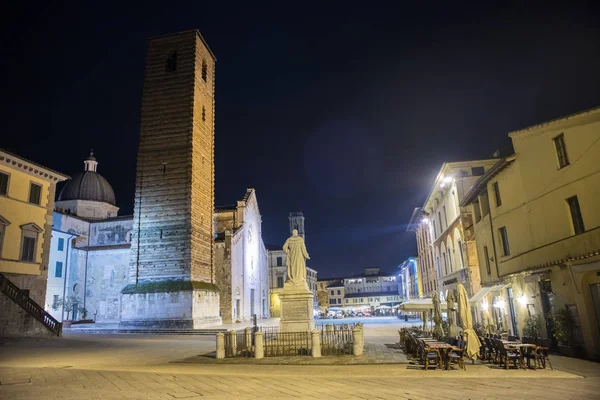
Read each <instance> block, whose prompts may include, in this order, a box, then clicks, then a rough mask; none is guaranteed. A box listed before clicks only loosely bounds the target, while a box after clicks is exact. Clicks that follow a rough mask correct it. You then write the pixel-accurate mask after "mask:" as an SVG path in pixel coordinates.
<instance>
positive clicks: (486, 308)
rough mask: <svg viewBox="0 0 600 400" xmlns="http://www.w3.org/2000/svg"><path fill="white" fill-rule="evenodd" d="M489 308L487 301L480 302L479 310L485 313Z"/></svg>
mask: <svg viewBox="0 0 600 400" xmlns="http://www.w3.org/2000/svg"><path fill="white" fill-rule="evenodd" d="M489 308H490V305H489V303H488V302H487V300H482V301H481V309H482V310H485V311H487V310H488V309H489Z"/></svg>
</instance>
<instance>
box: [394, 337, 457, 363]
mask: <svg viewBox="0 0 600 400" xmlns="http://www.w3.org/2000/svg"><path fill="white" fill-rule="evenodd" d="M398 332H399V334H400V346H401V347H402V349H403V350H404V351H405V353H406V354H407V355H409V356H410V357H412V358H413V360H416V361H418V362H419V363H420V364H422V365H423V366H424V368H425V370H428V369H430V368H433V369H436V368H440V369H451V367H452V366H453V365H456V366H458V368H460V369H462V370H465V371H466V366H465V362H464V352H465V344H466V343H465V341H464V340H462V339H461V338H459V337H456V338H455V337H445V338H440V339H435V338H432V337H431V336H429V335H427V334H426V333H425V332H422V331H418V330H414V329H410V330H409V329H401V330H400V331H398Z"/></svg>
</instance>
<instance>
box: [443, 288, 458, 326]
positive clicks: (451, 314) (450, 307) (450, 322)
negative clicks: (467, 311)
mask: <svg viewBox="0 0 600 400" xmlns="http://www.w3.org/2000/svg"><path fill="white" fill-rule="evenodd" d="M446 303H448V311H447V313H448V326H449V327H450V336H452V337H454V336H457V335H458V327H457V326H456V317H455V315H454V313H455V311H454V310H453V308H454V294H453V293H452V291H450V293H448V297H447V298H446Z"/></svg>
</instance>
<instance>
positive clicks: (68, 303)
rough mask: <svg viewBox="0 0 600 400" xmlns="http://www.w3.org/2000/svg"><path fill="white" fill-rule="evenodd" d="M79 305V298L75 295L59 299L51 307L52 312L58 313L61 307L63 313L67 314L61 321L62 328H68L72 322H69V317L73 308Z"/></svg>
mask: <svg viewBox="0 0 600 400" xmlns="http://www.w3.org/2000/svg"><path fill="white" fill-rule="evenodd" d="M77 303H79V297H77V295H74V294H73V295H70V296H67V297H66V298H65V297H61V298H59V299H58V300H57V301H56V302H55V303H54V304H53V305H52V309H53V310H54V311H58V310H59V309H60V308H61V307H62V309H63V311H64V312H66V313H67V318H66V319H64V320H63V328H70V327H71V324H72V323H73V321H71V319H70V316H71V313H72V312H73V309H74V307H75V306H76V305H77ZM86 312H87V311H86Z"/></svg>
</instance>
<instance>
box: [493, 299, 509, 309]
mask: <svg viewBox="0 0 600 400" xmlns="http://www.w3.org/2000/svg"><path fill="white" fill-rule="evenodd" d="M505 304H506V302H505V301H504V300H502V299H499V300H496V301H495V302H494V305H493V306H494V307H496V308H504V306H505Z"/></svg>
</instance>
